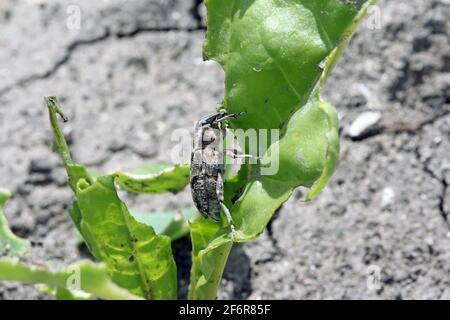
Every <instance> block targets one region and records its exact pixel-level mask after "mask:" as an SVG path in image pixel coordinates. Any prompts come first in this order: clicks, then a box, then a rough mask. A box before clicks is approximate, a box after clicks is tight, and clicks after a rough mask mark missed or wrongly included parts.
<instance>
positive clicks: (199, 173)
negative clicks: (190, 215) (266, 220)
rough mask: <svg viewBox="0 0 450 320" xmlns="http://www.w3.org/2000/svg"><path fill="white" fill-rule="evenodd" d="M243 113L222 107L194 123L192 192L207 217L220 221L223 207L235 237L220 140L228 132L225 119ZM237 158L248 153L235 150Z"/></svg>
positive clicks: (195, 202) (196, 204)
mask: <svg viewBox="0 0 450 320" xmlns="http://www.w3.org/2000/svg"><path fill="white" fill-rule="evenodd" d="M241 115H243V113H239V114H227V113H226V112H225V111H220V112H218V113H215V114H213V115H210V116H208V117H206V118H204V119H201V120H200V121H198V122H197V123H196V125H195V132H194V140H193V149H192V155H191V177H190V182H191V192H192V198H193V200H194V204H195V206H196V207H197V209H198V211H200V213H201V214H202V215H203V217H205V218H210V219H213V220H215V221H220V211H221V210H222V211H223V212H224V213H225V216H226V218H227V220H228V223H229V224H230V228H231V236H232V240H233V241H235V236H236V230H235V227H234V223H233V219H232V217H231V214H230V211H229V210H228V209H227V207H226V206H225V204H224V197H223V191H224V178H223V175H224V170H225V165H224V154H223V152H222V151H221V150H220V143H221V142H222V141H223V139H224V138H225V135H226V129H225V126H224V125H223V121H225V120H227V119H230V118H237V117H239V116H241ZM232 156H233V157H234V158H238V157H239V158H242V157H248V156H246V155H237V154H236V152H233V153H232Z"/></svg>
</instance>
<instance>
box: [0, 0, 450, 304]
mask: <svg viewBox="0 0 450 320" xmlns="http://www.w3.org/2000/svg"><path fill="white" fill-rule="evenodd" d="M68 4H69V2H67V1H61V0H58V1H47V2H44V4H43V5H37V4H35V3H34V2H33V1H10V0H8V1H2V2H1V3H0V47H1V48H2V50H1V51H0V186H2V187H5V188H8V189H9V190H10V191H11V192H12V193H13V195H14V197H13V199H12V201H10V203H9V204H8V206H7V208H6V214H7V217H8V219H9V221H10V222H11V226H12V229H13V231H14V232H16V233H17V234H19V235H20V236H24V237H28V238H29V239H31V240H32V241H33V257H32V258H33V259H34V260H35V261H38V262H39V261H51V260H63V261H65V262H67V263H70V262H73V261H75V260H77V259H79V258H80V257H82V258H86V257H88V255H87V253H86V250H85V248H83V246H82V245H80V244H79V241H78V239H77V237H76V236H75V234H74V232H73V227H72V224H71V222H70V220H69V217H68V215H67V211H68V208H69V207H70V205H71V201H72V194H71V192H70V190H69V188H68V187H67V186H66V177H65V172H64V169H63V167H62V165H61V162H60V161H59V159H58V157H57V156H56V155H54V154H53V153H52V152H51V150H50V144H51V134H50V130H49V125H48V122H47V116H46V110H45V108H44V107H43V104H42V97H43V96H44V95H50V94H52V95H56V96H59V97H60V98H61V101H62V103H63V105H64V108H65V110H66V111H67V113H68V115H69V117H70V119H71V121H70V123H69V124H68V125H66V126H64V130H66V132H65V133H66V135H67V137H68V139H69V143H70V147H71V149H72V151H73V154H74V156H75V158H76V160H77V161H80V162H82V163H85V164H86V165H89V167H90V168H92V169H94V170H98V171H109V170H112V169H118V168H121V169H131V168H134V167H136V166H138V165H140V164H144V163H148V162H163V161H164V160H166V158H167V150H170V148H171V146H172V144H171V142H170V130H171V129H172V128H188V129H191V127H192V124H193V123H194V121H195V120H196V119H198V118H200V117H201V116H203V115H205V114H208V113H210V112H211V111H212V110H213V108H214V107H215V106H216V105H217V103H218V102H219V101H220V100H221V97H222V95H223V88H222V87H223V73H222V71H221V70H220V68H219V67H218V66H217V65H216V64H215V63H213V62H206V63H204V62H203V61H202V54H201V47H202V42H203V39H204V31H205V27H204V23H203V22H202V4H201V1H198V0H189V1H188V0H134V1H128V2H127V3H126V4H125V1H119V0H111V1H107V2H106V1H88V0H75V1H70V4H78V5H79V6H80V7H81V12H82V24H81V29H80V30H73V31H70V30H68V29H67V28H66V22H67V11H66V10H67V6H68ZM380 8H381V17H382V28H381V29H377V30H371V29H370V28H368V27H367V26H362V28H361V29H360V30H359V31H358V33H357V35H356V36H355V38H354V40H353V41H352V43H351V45H350V47H349V49H348V50H347V52H346V54H345V56H344V57H343V59H342V61H341V62H340V64H339V65H338V67H337V68H336V69H335V71H334V73H333V75H332V77H331V79H330V80H329V81H328V84H327V87H326V90H325V97H326V98H327V99H328V100H329V101H330V102H332V103H333V104H334V105H335V106H336V107H337V109H338V110H339V112H340V115H341V118H342V128H343V130H342V162H341V166H340V167H339V169H338V171H337V172H336V174H335V175H334V177H333V179H332V181H331V183H330V185H329V186H328V188H327V189H326V190H325V192H324V193H323V194H322V195H321V196H320V197H319V198H318V199H317V200H316V201H314V202H313V203H311V204H305V203H303V202H302V201H301V199H302V196H303V192H302V190H299V191H297V192H296V193H295V195H294V196H293V197H292V199H291V200H290V201H289V202H288V203H287V204H286V205H285V206H284V207H283V208H282V210H280V212H279V213H278V214H277V216H276V218H275V219H274V220H273V222H272V223H271V225H270V228H268V231H266V232H265V233H264V234H263V235H262V237H261V238H260V239H259V240H258V241H256V242H252V243H248V244H245V245H242V246H236V248H235V249H234V251H233V252H232V254H231V257H230V261H229V264H228V266H227V269H226V272H225V277H224V281H223V286H222V287H223V288H222V290H221V292H220V296H219V298H222V299H230V298H236V299H265V298H272V299H450V228H449V220H448V219H449V217H448V213H449V212H450V188H449V182H450V159H449V151H450V126H449V125H450V98H449V97H450V43H449V42H450V40H449V33H450V23H449V20H448V17H449V16H450V5H449V2H448V1H445V0H440V1H438V0H429V1H421V0H409V1H387V0H384V1H383V0H382V1H381V2H380ZM24 17H26V19H24ZM367 110H378V111H379V112H381V114H382V120H381V123H380V124H379V125H378V127H377V128H375V130H372V131H371V132H370V134H368V135H366V136H364V137H361V138H360V139H356V140H355V139H354V140H352V139H350V138H348V137H347V136H346V134H345V132H346V129H347V128H348V127H349V126H350V124H351V123H352V122H353V121H354V119H356V118H357V117H358V115H360V114H361V113H363V112H365V111H367ZM127 201H128V203H129V204H130V206H131V207H132V208H134V209H136V210H140V211H143V210H150V211H151V210H167V209H177V208H183V207H186V206H189V205H190V204H191V200H190V197H189V191H186V192H184V193H182V194H181V195H178V196H164V197H150V198H148V197H144V198H142V197H129V198H127ZM174 249H175V251H176V253H177V262H178V263H179V273H180V279H181V280H180V297H185V296H186V285H187V281H188V275H189V264H190V262H189V260H190V258H189V252H188V250H189V249H190V248H189V242H188V241H187V240H181V241H178V242H176V243H175V244H174ZM373 266H376V267H377V268H379V270H380V271H381V288H380V289H379V290H375V291H374V290H370V289H369V288H368V287H367V279H368V278H367V272H368V270H369V267H373ZM35 298H38V299H48V297H47V296H45V295H44V294H42V293H40V292H39V291H38V290H37V289H36V288H34V287H32V286H22V285H17V284H14V283H2V284H0V299H35Z"/></svg>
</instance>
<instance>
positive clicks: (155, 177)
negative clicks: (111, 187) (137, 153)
mask: <svg viewBox="0 0 450 320" xmlns="http://www.w3.org/2000/svg"><path fill="white" fill-rule="evenodd" d="M189 172H190V166H189V165H176V166H174V167H169V166H167V165H150V166H146V167H144V168H141V169H140V170H139V171H137V172H135V173H125V172H117V173H116V174H115V176H116V183H117V184H118V185H119V187H120V188H121V189H122V190H124V191H127V192H131V193H147V194H160V193H166V192H172V193H177V192H180V191H182V190H183V189H184V188H185V187H186V186H187V184H188V183H189Z"/></svg>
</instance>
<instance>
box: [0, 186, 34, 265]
mask: <svg viewBox="0 0 450 320" xmlns="http://www.w3.org/2000/svg"><path fill="white" fill-rule="evenodd" d="M10 197H11V194H10V193H9V192H8V191H7V190H5V189H1V188H0V257H1V256H7V257H21V256H23V255H24V254H25V253H27V252H28V250H29V249H30V243H29V242H28V241H27V240H24V239H21V238H19V237H17V236H15V235H14V234H13V233H12V232H11V230H10V229H9V226H8V221H7V220H6V217H5V215H4V213H3V209H4V206H5V204H6V202H7V201H8V199H9V198H10Z"/></svg>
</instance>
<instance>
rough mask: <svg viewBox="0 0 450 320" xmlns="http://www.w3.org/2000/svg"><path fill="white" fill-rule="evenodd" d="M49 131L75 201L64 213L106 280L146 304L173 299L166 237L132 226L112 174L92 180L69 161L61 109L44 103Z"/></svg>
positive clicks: (172, 269) (49, 100)
mask: <svg viewBox="0 0 450 320" xmlns="http://www.w3.org/2000/svg"><path fill="white" fill-rule="evenodd" d="M46 101H47V104H48V108H49V112H50V121H51V124H52V129H53V132H54V136H55V142H56V147H57V150H58V151H59V153H60V155H61V157H62V159H63V161H64V164H65V166H66V169H67V173H68V176H69V183H70V185H71V187H72V189H73V190H74V192H75V194H76V197H77V200H76V201H75V202H74V205H73V208H72V210H71V211H70V216H71V218H72V220H73V221H74V223H75V225H76V227H77V229H78V231H79V232H80V234H81V235H82V236H83V238H84V240H85V242H86V244H87V246H88V248H89V249H90V251H91V252H92V254H93V255H94V257H95V258H96V259H98V260H99V261H102V262H104V263H106V266H107V270H108V273H109V275H110V277H111V279H112V280H113V281H114V282H115V283H116V284H118V285H119V286H120V287H122V288H126V289H128V290H130V291H131V292H132V293H133V294H136V295H139V296H142V297H145V298H147V299H175V298H176V296H177V279H176V265H175V262H174V260H173V256H172V249H171V242H170V238H169V237H166V236H160V235H157V234H156V233H155V232H154V230H153V229H152V228H151V227H149V226H146V225H144V224H141V223H139V222H137V221H136V220H135V219H134V218H133V217H132V216H131V215H130V213H129V211H128V209H127V207H126V205H125V204H124V203H123V202H122V201H121V200H120V199H119V196H118V195H117V191H116V188H115V179H116V177H117V175H116V174H113V175H106V176H100V177H98V178H97V179H96V180H95V181H94V179H92V178H91V176H90V175H89V173H88V171H87V170H86V169H85V168H84V167H83V166H81V165H79V164H76V163H74V162H73V160H72V159H71V156H70V152H69V149H68V146H67V143H66V141H65V139H64V136H63V135H62V132H61V129H60V128H59V125H58V122H57V119H56V115H57V114H58V113H59V114H61V108H60V107H59V104H58V102H57V100H56V98H54V97H50V98H46Z"/></svg>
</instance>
